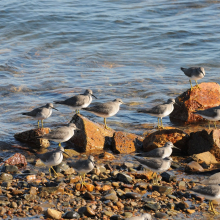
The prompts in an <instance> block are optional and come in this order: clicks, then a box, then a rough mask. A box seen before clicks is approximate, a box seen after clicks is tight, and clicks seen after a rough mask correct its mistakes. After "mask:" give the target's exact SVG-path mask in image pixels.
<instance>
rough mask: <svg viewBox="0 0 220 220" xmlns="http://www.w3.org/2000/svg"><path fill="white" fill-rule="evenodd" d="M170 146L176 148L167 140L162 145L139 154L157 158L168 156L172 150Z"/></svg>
mask: <svg viewBox="0 0 220 220" xmlns="http://www.w3.org/2000/svg"><path fill="white" fill-rule="evenodd" d="M172 148H177V147H175V146H174V145H173V143H172V142H170V141H168V142H166V143H165V145H164V146H163V147H159V148H155V149H153V150H151V151H149V152H144V153H142V154H141V156H142V157H159V158H165V157H169V156H170V155H171V154H172V151H173V150H172ZM177 149H179V148H177Z"/></svg>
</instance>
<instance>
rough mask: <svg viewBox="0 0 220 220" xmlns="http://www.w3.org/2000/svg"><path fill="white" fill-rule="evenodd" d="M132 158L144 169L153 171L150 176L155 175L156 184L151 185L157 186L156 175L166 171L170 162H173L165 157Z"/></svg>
mask: <svg viewBox="0 0 220 220" xmlns="http://www.w3.org/2000/svg"><path fill="white" fill-rule="evenodd" d="M134 158H135V159H136V160H137V161H138V162H139V163H140V164H141V165H143V166H144V167H146V168H147V169H149V170H152V171H153V174H152V176H153V175H154V173H156V182H155V181H154V182H153V184H155V185H156V184H157V185H158V177H157V173H161V172H164V171H167V170H168V169H169V168H170V166H171V162H172V161H173V160H172V158H171V157H165V158H149V159H144V158H142V157H137V156H134Z"/></svg>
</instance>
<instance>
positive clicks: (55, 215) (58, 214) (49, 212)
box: [46, 208, 62, 219]
mask: <svg viewBox="0 0 220 220" xmlns="http://www.w3.org/2000/svg"><path fill="white" fill-rule="evenodd" d="M46 215H47V217H49V218H52V219H61V216H62V213H61V212H60V211H57V210H55V209H50V208H48V209H47V211H46Z"/></svg>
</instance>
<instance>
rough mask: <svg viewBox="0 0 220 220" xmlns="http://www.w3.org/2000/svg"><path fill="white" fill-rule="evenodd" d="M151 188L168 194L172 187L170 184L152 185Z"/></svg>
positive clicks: (170, 192)
mask: <svg viewBox="0 0 220 220" xmlns="http://www.w3.org/2000/svg"><path fill="white" fill-rule="evenodd" d="M152 190H153V191H157V192H159V193H163V194H165V195H168V194H172V191H173V188H172V187H170V186H153V187H152Z"/></svg>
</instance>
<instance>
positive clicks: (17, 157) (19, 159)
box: [5, 153, 27, 166]
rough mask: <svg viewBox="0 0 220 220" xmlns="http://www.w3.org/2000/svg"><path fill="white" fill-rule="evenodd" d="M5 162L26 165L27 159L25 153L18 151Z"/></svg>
mask: <svg viewBox="0 0 220 220" xmlns="http://www.w3.org/2000/svg"><path fill="white" fill-rule="evenodd" d="M5 164H8V165H22V166H26V165H27V160H26V158H25V156H24V155H22V154H20V153H16V154H14V155H13V156H10V157H9V158H8V159H6V160H5Z"/></svg>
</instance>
